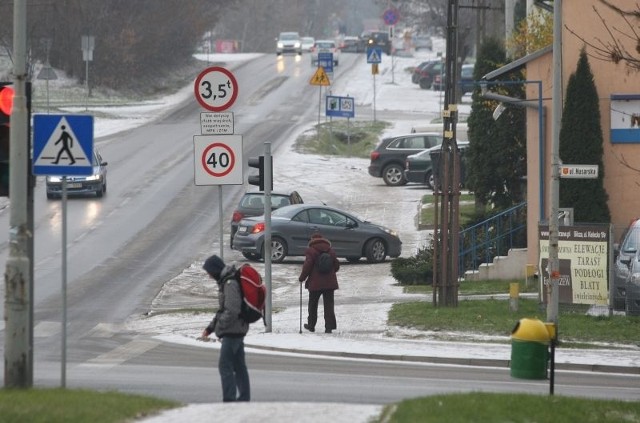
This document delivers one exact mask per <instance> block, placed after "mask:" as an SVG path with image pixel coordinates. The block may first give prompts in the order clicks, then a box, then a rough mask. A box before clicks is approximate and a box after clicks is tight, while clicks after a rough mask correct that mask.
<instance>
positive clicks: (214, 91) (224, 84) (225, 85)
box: [193, 66, 238, 112]
mask: <svg viewBox="0 0 640 423" xmlns="http://www.w3.org/2000/svg"><path fill="white" fill-rule="evenodd" d="M193 88H194V92H195V95H196V100H198V103H200V105H201V106H202V107H204V108H205V109H207V110H211V111H212V112H221V111H223V110H227V109H228V108H229V107H231V105H232V104H233V103H234V102H235V101H236V98H237V97H238V82H237V81H236V78H235V77H234V76H233V74H232V73H231V72H229V71H228V70H227V69H225V68H221V67H219V66H213V67H210V68H207V69H205V70H203V71H202V72H200V75H198V77H197V78H196V82H195V84H194V87H193Z"/></svg>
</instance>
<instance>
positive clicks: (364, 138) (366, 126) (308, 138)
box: [295, 119, 390, 158]
mask: <svg viewBox="0 0 640 423" xmlns="http://www.w3.org/2000/svg"><path fill="white" fill-rule="evenodd" d="M389 125H390V124H389V123H388V122H382V121H375V122H373V121H353V120H349V121H347V119H336V120H334V121H332V122H331V123H329V122H324V123H321V124H320V125H315V126H314V128H313V129H310V130H308V131H306V132H305V133H303V134H302V135H301V136H299V137H298V139H297V140H296V144H295V147H296V151H298V152H300V153H308V154H322V155H331V156H345V157H361V158H369V154H370V153H371V150H373V149H374V148H375V147H376V145H377V144H378V142H379V140H380V134H381V133H382V131H383V130H384V129H385V128H386V127H388V126H389Z"/></svg>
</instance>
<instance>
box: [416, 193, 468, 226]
mask: <svg viewBox="0 0 640 423" xmlns="http://www.w3.org/2000/svg"><path fill="white" fill-rule="evenodd" d="M474 198H475V197H474V195H473V194H461V195H460V224H461V225H464V224H465V223H467V222H469V221H471V220H472V219H473V218H474V216H476V206H475V203H474ZM434 202H435V197H434V195H433V194H428V195H424V196H423V197H422V205H423V206H424V205H426V207H422V208H421V209H420V224H421V225H425V226H432V225H433V224H434V223H435V208H434V207H433V206H434Z"/></svg>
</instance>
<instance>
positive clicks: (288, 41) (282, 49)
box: [276, 32, 302, 56]
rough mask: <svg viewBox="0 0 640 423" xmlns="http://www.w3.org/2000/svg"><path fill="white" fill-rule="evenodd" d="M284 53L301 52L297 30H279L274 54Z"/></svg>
mask: <svg viewBox="0 0 640 423" xmlns="http://www.w3.org/2000/svg"><path fill="white" fill-rule="evenodd" d="M285 53H294V54H302V43H301V41H300V34H298V33H297V32H281V33H280V35H279V36H278V38H276V55H277V56H280V55H282V54H285Z"/></svg>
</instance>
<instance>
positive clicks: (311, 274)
mask: <svg viewBox="0 0 640 423" xmlns="http://www.w3.org/2000/svg"><path fill="white" fill-rule="evenodd" d="M339 269H340V262H339V261H338V257H337V256H336V253H335V251H333V248H331V242H329V240H328V239H326V238H324V237H323V236H322V234H320V233H319V232H316V233H314V234H313V235H312V236H311V240H309V245H308V247H307V249H306V250H305V258H304V264H303V265H302V272H301V273H300V277H299V278H298V280H299V281H300V283H302V282H304V283H305V284H304V286H305V288H307V290H308V291H309V304H308V306H307V309H308V313H309V315H308V317H307V323H305V324H304V328H305V329H306V330H308V331H309V332H315V328H316V322H317V321H318V302H319V301H320V297H322V304H323V306H324V332H325V333H331V331H333V330H334V329H337V328H338V325H337V323H336V313H335V310H334V295H333V294H334V291H335V290H336V289H338V278H337V276H336V272H337V271H338V270H339Z"/></svg>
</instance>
